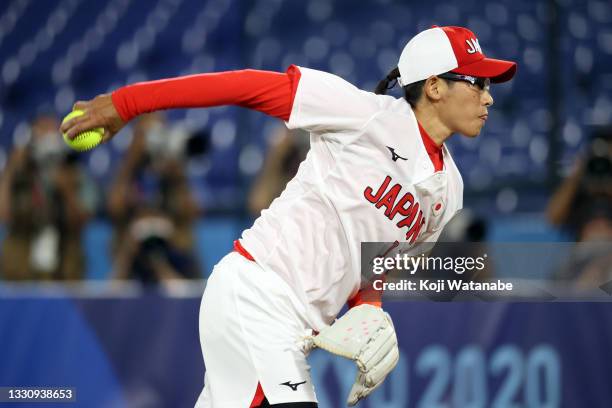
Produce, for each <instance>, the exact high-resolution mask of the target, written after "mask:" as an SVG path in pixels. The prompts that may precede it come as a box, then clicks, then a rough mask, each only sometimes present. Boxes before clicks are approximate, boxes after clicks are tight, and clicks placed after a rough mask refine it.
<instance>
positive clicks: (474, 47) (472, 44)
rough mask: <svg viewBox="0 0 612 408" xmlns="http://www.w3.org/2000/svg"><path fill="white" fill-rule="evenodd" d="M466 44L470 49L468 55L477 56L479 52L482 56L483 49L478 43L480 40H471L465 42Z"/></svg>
mask: <svg viewBox="0 0 612 408" xmlns="http://www.w3.org/2000/svg"><path fill="white" fill-rule="evenodd" d="M465 42H466V43H467V45H468V48H467V53H468V54H475V53H477V52H479V53H481V54H482V49H481V48H480V44H479V43H478V39H476V38H470V39H469V40H465Z"/></svg>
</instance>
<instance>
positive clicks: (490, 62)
mask: <svg viewBox="0 0 612 408" xmlns="http://www.w3.org/2000/svg"><path fill="white" fill-rule="evenodd" d="M397 68H398V69H399V72H400V78H398V82H399V84H400V85H401V86H406V85H409V84H412V83H414V82H418V81H422V80H424V79H427V78H429V77H430V76H432V75H440V74H443V73H445V72H449V71H452V72H454V73H456V74H462V75H470V76H475V77H481V78H490V80H491V82H493V83H499V82H506V81H509V80H510V79H512V77H513V76H514V74H515V72H516V62H512V61H504V60H498V59H493V58H487V57H485V55H484V53H483V52H482V49H481V48H480V44H479V42H478V38H476V35H475V34H474V33H473V32H471V31H470V30H468V29H467V28H464V27H450V26H449V27H437V26H434V27H432V28H430V29H428V30H425V31H422V32H420V33H418V34H417V35H415V36H414V37H412V39H411V40H410V41H408V44H406V46H405V47H404V50H403V51H402V54H401V55H400V59H399V62H398V64H397Z"/></svg>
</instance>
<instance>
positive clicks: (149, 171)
mask: <svg viewBox="0 0 612 408" xmlns="http://www.w3.org/2000/svg"><path fill="white" fill-rule="evenodd" d="M168 132H169V130H168V128H167V127H166V125H165V120H164V118H163V116H161V115H160V114H152V115H146V116H143V118H142V119H141V120H140V121H139V122H138V123H137V124H136V126H135V128H134V135H133V139H132V143H131V145H130V146H129V148H128V152H127V159H126V160H125V161H123V162H122V166H121V167H120V168H119V171H118V173H117V175H116V178H115V181H114V183H113V185H112V186H111V188H110V191H109V195H108V212H109V215H110V217H111V219H112V220H113V223H114V224H115V237H116V238H115V240H114V241H113V242H114V244H115V247H114V248H113V252H114V254H115V263H114V277H115V279H135V280H139V281H141V282H142V283H158V282H163V281H167V280H172V279H192V278H197V277H199V276H200V272H199V267H198V262H197V261H196V257H195V253H194V241H193V234H192V230H191V225H192V223H193V221H194V220H195V219H196V218H197V217H198V215H199V208H198V206H197V204H196V202H195V200H194V198H193V197H192V194H191V192H190V190H189V185H188V181H187V177H186V175H185V169H184V164H183V163H184V159H185V156H186V155H188V152H187V148H188V147H189V145H190V143H189V140H188V138H187V137H185V138H184V139H183V143H178V144H177V143H176V141H177V137H169V135H168ZM170 141H172V142H174V143H175V144H173V145H169V142H170Z"/></svg>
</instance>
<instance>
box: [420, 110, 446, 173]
mask: <svg viewBox="0 0 612 408" xmlns="http://www.w3.org/2000/svg"><path fill="white" fill-rule="evenodd" d="M417 124H418V125H419V132H420V133H421V139H423V144H424V145H425V150H427V154H428V155H429V158H430V159H431V163H432V164H433V165H434V169H435V171H442V169H443V168H444V154H443V153H442V147H441V146H438V145H437V144H436V142H434V141H433V140H432V139H431V137H430V136H429V134H428V133H427V132H426V131H425V129H423V126H421V124H420V123H419V122H417Z"/></svg>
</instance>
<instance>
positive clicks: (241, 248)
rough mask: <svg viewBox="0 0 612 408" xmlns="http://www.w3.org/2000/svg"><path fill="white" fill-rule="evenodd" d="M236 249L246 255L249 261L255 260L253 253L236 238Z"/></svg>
mask: <svg viewBox="0 0 612 408" xmlns="http://www.w3.org/2000/svg"><path fill="white" fill-rule="evenodd" d="M234 251H236V252H238V253H239V254H240V255H242V256H244V257H245V258H246V259H248V260H249V261H253V262H255V258H253V255H251V254H250V253H249V251H247V250H246V249H245V248H244V247H243V246H242V244H241V243H240V241H239V240H237V239H236V240H234Z"/></svg>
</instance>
